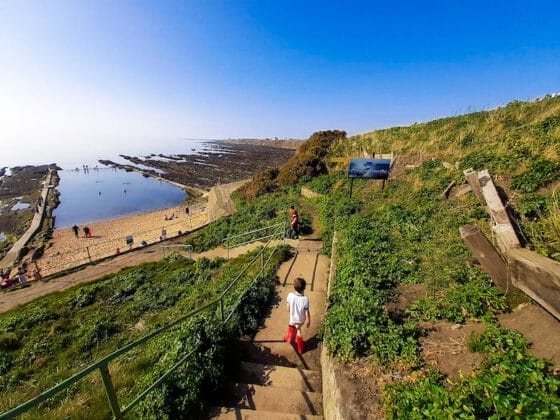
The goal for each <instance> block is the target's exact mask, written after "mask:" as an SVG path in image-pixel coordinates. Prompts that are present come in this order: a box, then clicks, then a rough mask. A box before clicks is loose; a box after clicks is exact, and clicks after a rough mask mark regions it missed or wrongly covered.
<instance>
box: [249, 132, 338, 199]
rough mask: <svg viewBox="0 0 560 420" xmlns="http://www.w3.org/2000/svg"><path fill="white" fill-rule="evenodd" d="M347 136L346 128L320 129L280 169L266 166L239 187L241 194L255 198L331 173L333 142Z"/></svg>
mask: <svg viewBox="0 0 560 420" xmlns="http://www.w3.org/2000/svg"><path fill="white" fill-rule="evenodd" d="M344 138H346V132H345V131H339V130H332V131H319V132H317V133H313V134H312V135H311V137H309V140H307V141H306V142H305V143H304V144H302V145H301V146H300V148H299V150H298V151H297V153H296V154H295V155H294V156H292V157H291V158H290V159H289V160H288V162H286V163H285V164H284V165H282V166H281V167H280V168H278V169H273V170H266V171H264V172H261V173H259V174H257V175H256V176H255V177H253V181H252V182H250V183H248V184H246V185H244V186H243V187H241V188H240V189H239V196H240V197H242V198H243V199H245V200H252V199H254V198H256V197H258V196H260V195H262V194H265V193H270V192H274V191H278V190H279V189H281V188H285V187H290V186H294V185H296V184H297V183H298V182H299V183H302V182H306V181H309V180H310V179H312V178H313V177H315V176H318V175H321V174H326V173H327V164H326V162H325V157H326V156H327V154H328V152H329V148H330V146H331V145H332V144H333V142H335V141H337V140H339V139H344Z"/></svg>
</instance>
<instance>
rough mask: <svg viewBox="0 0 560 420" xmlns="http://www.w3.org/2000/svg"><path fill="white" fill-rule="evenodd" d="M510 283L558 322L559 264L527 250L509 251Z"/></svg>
mask: <svg viewBox="0 0 560 420" xmlns="http://www.w3.org/2000/svg"><path fill="white" fill-rule="evenodd" d="M506 256H507V259H508V261H509V267H510V271H509V278H510V280H511V283H512V284H513V285H514V286H516V287H518V288H519V289H520V290H522V291H523V292H525V293H526V294H527V295H529V296H530V297H531V298H532V299H534V300H535V301H536V302H537V303H539V304H540V305H541V306H542V307H543V308H545V309H546V310H547V311H548V312H550V313H551V314H552V315H553V316H554V317H555V318H557V319H559V320H560V263H558V262H556V261H554V260H552V259H550V258H546V257H543V256H542V255H539V254H537V253H536V252H533V251H530V250H528V249H510V250H508V251H507V253H506Z"/></svg>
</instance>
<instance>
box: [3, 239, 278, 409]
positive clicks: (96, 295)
mask: <svg viewBox="0 0 560 420" xmlns="http://www.w3.org/2000/svg"><path fill="white" fill-rule="evenodd" d="M256 252H257V251H254V252H252V253H248V254H246V255H243V256H241V257H239V258H236V259H235V260H231V261H227V262H226V261H224V260H221V259H217V260H215V261H209V260H208V259H204V258H203V259H200V260H198V261H196V262H195V261H193V260H190V259H186V258H183V257H181V256H179V255H177V254H172V255H171V256H169V257H167V258H165V259H164V260H162V261H161V262H158V263H148V264H143V265H140V266H137V267H135V268H131V269H126V270H123V271H121V272H120V273H119V274H116V275H114V276H109V277H106V278H103V279H100V280H99V281H96V282H95V283H92V284H89V285H86V286H81V287H77V288H75V289H72V290H70V291H68V292H64V293H59V294H54V295H49V296H47V297H45V298H42V299H40V300H38V301H34V302H32V303H30V304H27V305H25V306H24V307H23V308H21V309H18V310H17V311H12V312H10V313H8V314H5V315H3V316H2V318H0V332H1V335H0V363H1V364H0V371H1V372H2V376H1V378H0V389H1V390H2V392H1V394H0V395H1V396H0V410H2V411H4V410H6V409H8V408H12V407H13V406H14V405H16V404H17V403H18V402H22V401H25V400H27V399H29V398H30V397H32V396H34V395H36V394H37V390H44V389H47V388H48V387H50V386H53V385H54V384H56V383H57V382H59V381H60V380H62V379H65V378H67V377H69V376H70V375H71V374H73V373H75V372H77V371H79V370H80V369H82V368H84V367H85V366H86V365H88V364H90V363H92V362H94V361H95V360H98V359H100V358H101V357H103V356H104V355H107V354H109V353H110V352H112V351H114V350H116V349H117V348H119V347H122V346H123V345H125V344H126V343H129V342H131V341H134V340H135V339H138V338H140V337H142V336H144V335H145V334H147V333H148V332H150V331H153V330H155V329H156V328H158V327H161V326H163V325H165V324H166V323H168V322H170V321H172V320H175V319H177V318H179V317H180V316H181V315H183V314H184V313H185V312H188V311H191V310H193V309H196V308H198V307H200V306H202V305H203V304H204V303H205V302H208V301H211V300H213V299H215V298H216V297H217V296H218V295H219V294H220V293H221V292H222V291H223V290H224V289H225V288H226V286H227V285H228V284H229V283H230V282H231V280H232V279H233V278H234V276H235V275H236V274H237V273H239V272H241V270H242V269H243V268H244V267H245V266H246V265H247V263H248V262H249V261H250V260H251V259H252V258H253V257H254V255H255V253H256ZM267 253H270V251H267ZM286 257H287V248H286V247H284V248H281V249H280V252H276V253H275V254H274V256H273V259H272V263H271V264H270V265H269V266H268V267H267V268H266V269H265V273H264V275H263V276H262V277H260V278H259V279H258V281H256V282H253V279H254V278H255V276H256V273H257V271H256V270H258V268H259V267H260V264H259V267H255V268H254V269H253V268H251V269H250V270H249V271H248V272H247V273H245V274H244V275H243V277H241V279H240V280H239V281H238V283H237V284H236V285H235V287H234V288H233V289H232V290H231V292H230V293H229V294H228V295H227V297H226V299H225V304H224V307H225V312H226V313H228V312H229V311H231V310H234V309H235V312H234V315H233V316H232V317H231V318H230V320H229V322H228V323H227V324H225V325H222V324H221V321H220V320H219V318H218V317H217V314H216V310H217V309H216V308H210V309H208V310H206V311H205V312H203V313H201V314H200V315H198V316H197V317H195V318H193V319H191V320H190V321H187V322H185V323H182V324H179V326H178V327H176V328H174V329H172V330H170V332H167V333H165V334H162V335H160V336H158V337H157V338H155V339H153V340H151V341H149V342H147V343H146V344H145V345H142V346H140V347H137V348H136V349H135V350H133V351H131V352H129V353H126V354H125V355H124V356H122V357H121V358H119V359H117V360H116V361H115V362H114V363H112V364H111V365H110V368H111V372H112V373H116V375H115V376H114V379H113V380H114V381H115V386H116V388H117V390H118V393H119V399H120V400H121V402H122V403H125V404H126V403H128V402H130V401H131V400H132V399H133V398H134V397H135V396H136V395H137V394H138V393H139V392H140V391H141V390H143V389H145V388H147V387H148V386H149V385H150V384H151V383H152V382H153V381H154V380H155V379H156V378H157V377H159V376H160V375H161V374H163V373H164V372H166V371H167V369H169V368H170V367H171V366H172V365H173V364H174V363H175V362H177V361H178V360H179V359H180V358H181V357H182V356H184V355H185V354H186V353H188V352H189V351H191V350H194V351H195V355H194V358H192V359H189V360H188V361H187V362H186V363H185V364H184V365H182V366H181V368H179V369H178V371H176V372H175V373H174V374H173V375H172V378H171V379H170V380H168V381H166V383H165V384H163V386H161V387H159V388H157V389H156V390H154V391H153V393H152V394H151V395H150V398H148V399H146V400H144V401H143V402H142V403H141V405H140V407H139V408H138V409H137V410H138V414H139V415H141V416H144V417H154V416H155V417H157V418H165V417H169V418H184V417H188V416H189V415H194V414H195V413H197V412H199V411H200V409H201V408H202V407H203V405H204V403H205V401H207V400H208V399H209V397H210V396H211V395H212V394H213V393H214V392H216V390H217V389H218V386H219V384H220V383H221V381H220V378H221V375H223V372H224V370H225V368H226V365H227V363H232V362H234V360H227V358H226V357H225V355H226V348H227V347H228V343H229V342H230V341H231V340H232V339H234V338H236V337H239V335H241V334H247V333H250V332H251V331H254V330H255V329H256V328H257V326H258V322H259V321H260V319H261V317H262V314H263V313H264V311H265V310H267V309H268V307H269V304H270V302H271V301H272V298H273V291H274V285H275V281H276V270H277V267H278V265H279V264H280V263H281V262H282V261H283V260H284V259H285V258H286ZM44 410H48V412H49V416H52V417H64V416H68V417H71V418H107V417H108V416H109V412H110V411H109V407H108V405H107V402H106V397H105V395H104V389H103V386H102V384H101V379H100V377H99V375H98V374H97V373H95V374H91V375H89V376H88V377H87V378H85V379H84V380H82V381H80V382H79V383H77V384H76V385H74V386H72V387H70V388H69V389H68V390H67V391H66V392H63V393H61V394H58V395H57V396H56V397H55V398H52V399H50V400H48V401H47V402H45V403H43V404H42V405H41V407H40V408H39V409H38V410H33V411H31V412H30V415H31V416H32V417H36V416H41V415H45V411H44Z"/></svg>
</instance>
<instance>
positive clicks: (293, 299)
mask: <svg viewBox="0 0 560 420" xmlns="http://www.w3.org/2000/svg"><path fill="white" fill-rule="evenodd" d="M286 301H287V302H288V305H290V325H294V324H303V323H304V322H305V311H306V310H308V309H309V298H308V297H307V296H304V295H300V294H299V293H298V292H291V293H288V298H287V299H286Z"/></svg>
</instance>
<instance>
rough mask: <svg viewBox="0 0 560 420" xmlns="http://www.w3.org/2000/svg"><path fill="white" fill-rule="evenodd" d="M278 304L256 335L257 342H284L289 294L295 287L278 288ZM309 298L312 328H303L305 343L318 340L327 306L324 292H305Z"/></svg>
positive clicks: (287, 320) (287, 321)
mask: <svg viewBox="0 0 560 420" xmlns="http://www.w3.org/2000/svg"><path fill="white" fill-rule="evenodd" d="M277 290H278V303H277V305H278V306H277V307H275V308H274V309H273V310H272V312H271V313H270V315H269V316H268V317H267V318H266V319H265V320H264V325H263V328H261V329H259V331H258V332H257V334H256V335H255V339H254V340H255V341H257V342H259V341H274V340H280V341H281V340H282V339H283V338H284V336H285V335H286V332H287V329H288V323H289V322H290V315H289V313H288V310H287V307H286V298H287V296H288V293H290V292H293V290H294V289H293V287H291V286H290V287H282V286H278V287H277ZM305 295H306V296H307V297H308V298H309V312H310V313H311V326H310V327H309V328H307V326H303V328H302V335H303V339H304V340H305V341H307V340H311V339H313V338H314V337H315V338H316V337H317V336H318V334H319V331H320V330H321V324H322V319H323V318H324V311H325V306H326V296H325V293H323V292H310V291H307V290H306V291H305Z"/></svg>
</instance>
